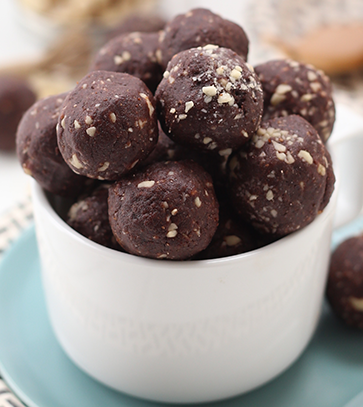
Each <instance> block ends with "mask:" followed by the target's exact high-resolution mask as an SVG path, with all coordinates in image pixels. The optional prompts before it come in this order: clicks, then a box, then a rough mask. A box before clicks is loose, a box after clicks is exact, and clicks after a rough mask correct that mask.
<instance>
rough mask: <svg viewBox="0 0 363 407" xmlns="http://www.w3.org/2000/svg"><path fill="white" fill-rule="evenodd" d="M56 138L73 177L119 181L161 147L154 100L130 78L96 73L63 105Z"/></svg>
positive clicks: (120, 74)
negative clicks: (73, 173) (158, 141)
mask: <svg viewBox="0 0 363 407" xmlns="http://www.w3.org/2000/svg"><path fill="white" fill-rule="evenodd" d="M57 135H58V145H59V149H60V152H61V154H62V155H63V158H64V160H65V161H66V162H67V164H68V165H69V166H70V167H71V168H72V170H73V171H74V172H76V173H78V174H81V175H85V176H87V177H89V178H95V179H100V180H117V179H119V178H120V177H122V176H123V175H124V174H126V173H127V172H129V171H130V170H132V169H133V168H134V167H135V166H136V165H137V164H138V163H139V162H141V161H142V160H144V159H145V158H146V157H147V156H148V155H149V154H150V152H151V151H152V150H153V149H154V147H155V145H156V143H157V139H158V131H157V119H156V112H155V103H154V98H153V95H152V93H151V92H150V90H149V89H148V88H147V86H146V85H145V84H144V83H143V82H142V81H141V80H140V79H138V78H135V77H134V76H131V75H129V74H126V73H117V72H106V71H94V72H91V73H89V74H88V75H86V76H85V77H84V78H83V79H82V80H81V81H79V83H78V85H77V86H76V87H75V89H74V90H73V91H71V92H70V93H69V94H68V96H67V97H66V99H65V100H64V103H63V107H62V110H61V114H60V116H59V119H58V125H57Z"/></svg>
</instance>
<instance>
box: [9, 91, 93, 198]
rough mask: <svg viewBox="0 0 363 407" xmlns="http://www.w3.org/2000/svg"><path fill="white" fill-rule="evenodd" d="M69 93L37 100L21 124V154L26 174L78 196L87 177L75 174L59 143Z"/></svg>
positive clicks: (52, 189) (54, 189)
mask: <svg viewBox="0 0 363 407" xmlns="http://www.w3.org/2000/svg"><path fill="white" fill-rule="evenodd" d="M66 96H67V93H62V94H60V95H54V96H50V97H48V98H45V99H42V100H39V101H38V102H36V103H35V104H34V105H33V106H32V107H31V108H30V109H29V110H27V112H26V113H25V114H24V116H23V118H22V119H21V121H20V123H19V127H18V130H17V134H16V141H17V154H18V158H19V161H20V164H21V166H22V167H23V170H24V172H25V173H26V174H28V175H31V176H32V177H33V178H34V179H36V180H37V182H38V183H39V184H40V185H41V186H42V187H43V188H44V189H45V190H47V191H49V192H52V193H53V194H56V195H62V196H77V195H79V193H80V190H82V188H83V186H84V185H85V183H86V181H87V178H86V177H82V176H80V175H77V174H75V173H74V172H73V171H72V170H71V169H70V168H69V166H68V165H67V164H66V163H65V161H64V160H63V157H62V155H61V154H60V152H59V149H58V144H57V133H56V131H55V126H56V124H57V122H58V116H59V111H60V108H61V106H62V103H63V101H64V99H65V97H66Z"/></svg>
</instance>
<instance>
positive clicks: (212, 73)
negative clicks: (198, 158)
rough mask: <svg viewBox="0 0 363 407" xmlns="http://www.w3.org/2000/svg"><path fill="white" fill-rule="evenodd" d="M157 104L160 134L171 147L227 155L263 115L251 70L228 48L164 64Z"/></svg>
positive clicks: (194, 51)
mask: <svg viewBox="0 0 363 407" xmlns="http://www.w3.org/2000/svg"><path fill="white" fill-rule="evenodd" d="M155 98H156V100H157V107H158V113H159V120H160V123H161V126H162V128H163V130H164V132H165V133H166V134H167V135H168V136H169V137H170V138H171V139H172V140H174V141H175V142H177V143H180V144H183V145H185V146H191V147H193V148H198V149H201V150H207V151H214V152H216V153H218V152H221V150H224V152H222V153H221V154H224V153H230V152H231V149H236V148H238V147H240V146H242V145H243V144H245V143H246V142H247V141H248V140H249V138H250V137H251V136H252V134H253V133H254V132H255V131H256V130H257V128H258V126H259V124H260V121H261V117H262V111H263V93H262V89H261V84H260V82H259V80H258V78H257V75H256V74H255V73H254V72H253V68H252V67H251V66H250V65H248V64H245V63H244V61H243V59H242V57H240V56H239V55H237V54H236V53H235V52H233V51H231V50H230V49H227V48H220V47H218V46H214V45H207V46H205V47H203V48H201V47H199V48H192V49H189V50H187V51H183V52H180V53H179V54H177V55H175V56H174V58H173V59H172V60H171V61H170V63H169V64H168V67H167V70H166V71H165V73H164V78H163V80H162V81H161V82H160V84H159V86H158V88H157V90H156V93H155Z"/></svg>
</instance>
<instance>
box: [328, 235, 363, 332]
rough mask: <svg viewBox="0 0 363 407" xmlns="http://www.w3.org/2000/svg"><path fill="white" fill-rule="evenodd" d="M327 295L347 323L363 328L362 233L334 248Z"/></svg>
mask: <svg viewBox="0 0 363 407" xmlns="http://www.w3.org/2000/svg"><path fill="white" fill-rule="evenodd" d="M327 297H328V300H329V303H330V305H331V307H332V309H333V311H334V313H335V314H336V315H337V316H338V317H339V318H340V319H341V320H343V321H344V322H345V323H346V324H347V325H350V326H353V327H356V328H359V329H363V236H362V235H360V236H355V237H352V238H350V239H347V240H346V241H344V242H343V243H341V244H340V245H339V246H338V247H337V249H336V250H335V251H334V253H333V255H332V257H331V262H330V269H329V275H328V285H327Z"/></svg>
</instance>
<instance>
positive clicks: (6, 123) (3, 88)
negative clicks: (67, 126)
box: [0, 75, 36, 151]
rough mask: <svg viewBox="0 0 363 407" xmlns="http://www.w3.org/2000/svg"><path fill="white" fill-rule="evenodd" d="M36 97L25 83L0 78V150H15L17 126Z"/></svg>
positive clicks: (20, 80) (11, 78) (9, 78)
mask: <svg viewBox="0 0 363 407" xmlns="http://www.w3.org/2000/svg"><path fill="white" fill-rule="evenodd" d="M35 101H36V95H35V93H34V92H33V90H32V89H31V88H30V86H29V84H28V82H27V81H25V80H24V79H21V78H17V77H13V76H7V75H6V76H1V77H0V150H4V151H10V150H14V149H15V138H16V137H15V135H16V129H17V127H18V124H19V122H20V120H21V118H22V116H23V114H24V113H25V112H26V110H27V109H29V108H30V106H31V105H32V104H33V103H35Z"/></svg>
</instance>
